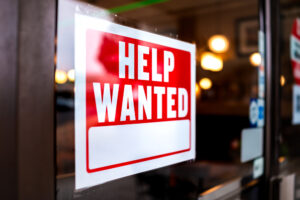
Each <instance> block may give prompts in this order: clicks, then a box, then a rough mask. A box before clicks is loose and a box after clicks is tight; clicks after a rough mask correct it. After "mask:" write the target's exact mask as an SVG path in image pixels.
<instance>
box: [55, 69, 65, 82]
mask: <svg viewBox="0 0 300 200" xmlns="http://www.w3.org/2000/svg"><path fill="white" fill-rule="evenodd" d="M67 80H68V77H67V73H66V72H65V71H64V70H60V69H57V70H56V71H55V82H56V83H57V84H64V83H66V82H67Z"/></svg>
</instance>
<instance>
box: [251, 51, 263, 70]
mask: <svg viewBox="0 0 300 200" xmlns="http://www.w3.org/2000/svg"><path fill="white" fill-rule="evenodd" d="M250 63H251V65H253V66H255V67H256V66H259V65H260V63H261V56H260V54H259V53H257V52H255V53H253V54H251V55H250Z"/></svg>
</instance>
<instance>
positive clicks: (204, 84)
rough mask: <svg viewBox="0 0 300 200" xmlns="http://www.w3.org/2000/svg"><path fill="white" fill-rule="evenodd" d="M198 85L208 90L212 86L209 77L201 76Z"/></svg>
mask: <svg viewBox="0 0 300 200" xmlns="http://www.w3.org/2000/svg"><path fill="white" fill-rule="evenodd" d="M199 85H200V87H201V88H202V89H203V90H209V89H210V88H211V87H212V82H211V80H210V79H209V78H202V79H201V80H200V81H199Z"/></svg>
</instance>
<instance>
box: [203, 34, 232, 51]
mask: <svg viewBox="0 0 300 200" xmlns="http://www.w3.org/2000/svg"><path fill="white" fill-rule="evenodd" d="M208 47H209V49H210V50H212V51H213V52H216V53H224V52H225V51H227V50H228V48H229V42H228V39H227V38H226V37H225V36H224V35H213V36H211V37H210V38H209V40H208Z"/></svg>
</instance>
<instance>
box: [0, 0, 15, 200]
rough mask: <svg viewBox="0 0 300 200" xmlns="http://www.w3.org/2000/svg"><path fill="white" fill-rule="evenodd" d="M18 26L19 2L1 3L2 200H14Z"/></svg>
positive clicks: (9, 0)
mask: <svg viewBox="0 0 300 200" xmlns="http://www.w3.org/2000/svg"><path fill="white" fill-rule="evenodd" d="M17 24H18V0H1V1H0V30H1V36H0V158H1V165H0V169H1V174H2V175H1V183H0V188H1V189H0V194H1V199H16V198H17V145H16V142H17V132H16V120H17V113H16V112H17V109H16V97H17V67H16V66H17V31H18V28H17Z"/></svg>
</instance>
